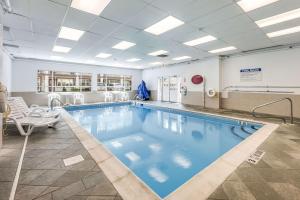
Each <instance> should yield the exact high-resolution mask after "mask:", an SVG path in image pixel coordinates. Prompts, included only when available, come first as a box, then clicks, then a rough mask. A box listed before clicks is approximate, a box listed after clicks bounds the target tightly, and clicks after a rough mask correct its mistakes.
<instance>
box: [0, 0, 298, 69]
mask: <svg viewBox="0 0 300 200" xmlns="http://www.w3.org/2000/svg"><path fill="white" fill-rule="evenodd" d="M11 4H12V7H13V11H14V12H15V13H18V14H20V15H23V16H25V17H21V16H18V15H14V14H5V15H4V18H3V23H4V26H8V27H10V31H9V32H8V31H4V42H5V43H8V44H15V45H18V46H19V48H9V47H6V48H7V49H8V51H9V52H10V53H11V54H13V55H14V56H16V57H29V58H37V59H51V56H63V60H65V61H72V62H80V63H85V62H87V60H95V61H96V64H98V65H108V66H118V67H130V68H147V67H149V63H152V62H158V61H159V62H163V63H165V64H169V63H174V62H175V61H172V58H174V57H178V56H191V57H192V59H202V58H206V57H210V56H215V55H213V54H210V53H208V51H209V50H213V49H217V48H222V47H225V46H235V47H237V50H235V51H231V52H228V54H231V53H234V52H241V51H245V50H253V49H258V48H264V47H270V46H275V45H281V44H290V43H295V42H300V33H296V34H291V35H287V36H281V37H277V38H272V39H270V38H268V37H267V36H266V33H267V32H272V31H276V30H281V29H284V28H289V27H293V26H299V25H300V19H296V20H291V21H288V22H284V23H281V24H277V25H273V26H270V27H265V28H263V29H261V28H259V27H258V26H257V25H256V24H255V23H254V21H256V20H259V19H263V18H266V17H270V16H273V15H276V14H280V13H282V12H287V11H290V10H292V9H296V8H300V1H299V0H280V1H278V2H276V3H273V4H270V5H268V6H265V7H262V8H259V9H256V10H254V11H251V12H249V13H245V12H244V11H243V10H242V9H241V8H240V7H239V6H238V5H237V4H236V1H235V0H112V1H111V2H110V4H109V5H108V6H107V7H106V8H105V10H104V11H103V12H102V13H101V15H100V16H95V15H92V14H89V13H85V12H81V11H79V10H76V9H73V8H70V4H71V0H11ZM169 15H172V16H174V17H176V18H178V19H180V20H182V21H184V22H185V24H184V25H183V26H180V27H178V28H176V29H173V30H171V31H169V32H166V33H164V34H162V35H159V36H155V35H152V34H150V33H147V32H144V31H143V29H145V28H147V27H149V26H151V25H153V24H154V23H156V22H158V21H160V20H161V19H163V18H165V17H167V16H169ZM61 26H67V27H70V28H75V29H80V30H83V31H86V33H85V34H84V35H83V36H82V37H81V38H80V40H79V41H77V42H76V41H70V40H65V39H57V35H58V32H59V30H60V27H61ZM208 34H210V35H213V36H215V37H217V38H218V40H216V41H213V42H209V43H206V44H202V45H198V46H196V47H189V46H186V45H183V44H182V43H183V42H186V41H189V40H192V39H195V38H199V37H201V36H205V35H208ZM122 40H126V41H129V42H133V43H136V46H134V47H132V48H130V49H128V50H126V51H121V50H116V49H112V48H111V47H112V46H113V45H115V44H117V43H118V42H120V41H122ZM55 44H57V45H61V46H67V47H72V50H71V51H70V52H69V53H67V54H60V53H54V52H52V48H53V46H54V45H55ZM161 49H163V50H167V51H169V57H167V58H157V57H152V56H149V55H148V53H150V52H153V51H156V50H161ZM100 52H104V53H110V54H112V55H113V56H112V57H110V58H108V59H100V58H95V56H96V55H97V54H98V53H100ZM222 55H226V53H222ZM130 58H140V59H142V60H141V61H139V62H136V63H128V62H126V60H127V59H130ZM177 62H178V61H177Z"/></svg>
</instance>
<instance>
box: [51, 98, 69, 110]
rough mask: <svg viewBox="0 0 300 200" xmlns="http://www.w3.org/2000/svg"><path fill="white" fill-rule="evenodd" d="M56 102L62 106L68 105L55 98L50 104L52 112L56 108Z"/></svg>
mask: <svg viewBox="0 0 300 200" xmlns="http://www.w3.org/2000/svg"><path fill="white" fill-rule="evenodd" d="M54 101H58V102H59V103H61V104H62V106H65V105H67V104H64V102H62V101H61V100H60V99H58V98H53V99H52V100H51V102H50V109H51V110H53V108H54Z"/></svg>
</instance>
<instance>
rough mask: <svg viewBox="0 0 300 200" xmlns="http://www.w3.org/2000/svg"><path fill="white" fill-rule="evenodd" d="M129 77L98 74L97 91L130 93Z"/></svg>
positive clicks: (130, 83) (130, 82)
mask: <svg viewBox="0 0 300 200" xmlns="http://www.w3.org/2000/svg"><path fill="white" fill-rule="evenodd" d="M131 79H132V78H131V76H123V75H108V74H98V76H97V86H98V89H97V90H98V91H131V87H132V80H131Z"/></svg>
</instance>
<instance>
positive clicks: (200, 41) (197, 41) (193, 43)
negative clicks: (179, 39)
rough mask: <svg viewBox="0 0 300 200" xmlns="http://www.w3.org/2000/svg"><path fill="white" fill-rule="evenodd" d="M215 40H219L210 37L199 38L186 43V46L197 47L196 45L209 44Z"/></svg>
mask: <svg viewBox="0 0 300 200" xmlns="http://www.w3.org/2000/svg"><path fill="white" fill-rule="evenodd" d="M214 40H217V38H215V37H214V36H211V35H208V36H204V37H201V38H197V39H195V40H191V41H188V42H185V43H184V44H185V45H188V46H196V45H199V44H203V43H207V42H210V41H214Z"/></svg>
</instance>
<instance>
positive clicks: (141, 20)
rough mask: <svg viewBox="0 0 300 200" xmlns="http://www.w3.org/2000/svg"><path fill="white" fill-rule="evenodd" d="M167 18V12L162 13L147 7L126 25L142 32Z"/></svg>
mask: <svg viewBox="0 0 300 200" xmlns="http://www.w3.org/2000/svg"><path fill="white" fill-rule="evenodd" d="M167 16H168V13H167V12H163V11H161V10H159V9H158V8H155V7H153V6H151V5H149V6H147V7H146V8H145V9H143V11H142V12H140V13H138V14H137V15H136V16H135V17H134V18H133V19H131V20H130V21H129V22H128V23H127V24H128V25H130V26H133V27H135V28H138V29H141V30H144V29H146V28H148V27H149V26H152V25H153V24H155V23H157V22H159V21H160V20H162V19H164V18H165V17H167Z"/></svg>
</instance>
